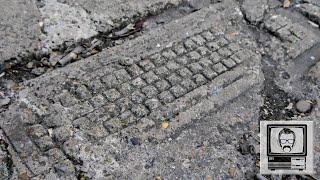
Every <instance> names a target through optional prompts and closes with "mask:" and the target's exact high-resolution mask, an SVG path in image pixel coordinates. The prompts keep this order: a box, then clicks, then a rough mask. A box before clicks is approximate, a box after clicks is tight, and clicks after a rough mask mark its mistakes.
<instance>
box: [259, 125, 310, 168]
mask: <svg viewBox="0 0 320 180" xmlns="http://www.w3.org/2000/svg"><path fill="white" fill-rule="evenodd" d="M260 160H261V161H260V173H261V174H312V173H313V122H312V121H261V122H260Z"/></svg>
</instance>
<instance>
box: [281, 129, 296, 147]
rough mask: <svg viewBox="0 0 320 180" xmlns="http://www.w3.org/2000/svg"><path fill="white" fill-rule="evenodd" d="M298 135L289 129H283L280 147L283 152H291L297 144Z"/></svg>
mask: <svg viewBox="0 0 320 180" xmlns="http://www.w3.org/2000/svg"><path fill="white" fill-rule="evenodd" d="M295 139H296V135H295V133H294V132H293V131H292V130H291V129H288V128H283V129H282V130H281V131H280V132H279V145H280V147H281V149H282V150H283V152H291V150H292V148H293V146H294V144H295Z"/></svg>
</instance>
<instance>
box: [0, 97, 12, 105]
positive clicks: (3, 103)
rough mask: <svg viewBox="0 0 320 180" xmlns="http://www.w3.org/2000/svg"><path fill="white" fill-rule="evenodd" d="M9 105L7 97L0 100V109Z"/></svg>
mask: <svg viewBox="0 0 320 180" xmlns="http://www.w3.org/2000/svg"><path fill="white" fill-rule="evenodd" d="M9 103H10V98H8V97H4V98H2V99H1V98H0V107H2V106H5V105H8V104H9Z"/></svg>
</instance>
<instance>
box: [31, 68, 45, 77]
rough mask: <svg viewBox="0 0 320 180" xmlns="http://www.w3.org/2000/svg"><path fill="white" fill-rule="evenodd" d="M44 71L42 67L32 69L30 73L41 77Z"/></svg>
mask: <svg viewBox="0 0 320 180" xmlns="http://www.w3.org/2000/svg"><path fill="white" fill-rule="evenodd" d="M45 71H46V70H45V69H44V68H43V67H39V68H34V69H32V71H31V73H32V74H35V75H41V74H43V73H45Z"/></svg>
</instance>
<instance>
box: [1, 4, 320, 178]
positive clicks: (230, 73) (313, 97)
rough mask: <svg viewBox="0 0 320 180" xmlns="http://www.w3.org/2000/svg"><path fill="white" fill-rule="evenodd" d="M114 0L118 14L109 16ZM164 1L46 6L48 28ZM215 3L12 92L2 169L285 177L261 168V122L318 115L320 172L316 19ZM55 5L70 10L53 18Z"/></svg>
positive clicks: (74, 174) (36, 174)
mask: <svg viewBox="0 0 320 180" xmlns="http://www.w3.org/2000/svg"><path fill="white" fill-rule="evenodd" d="M50 3H53V4H52V6H48V5H49V4H50ZM117 3H118V4H120V6H119V7H118V8H120V9H121V10H119V9H117V8H113V11H111V12H114V13H110V14H106V13H105V10H106V9H105V8H111V5H114V4H117ZM131 3H132V4H131ZM168 3H173V4H175V5H177V4H176V3H178V2H177V1H165V2H163V1H161V3H159V1H151V2H146V1H143V2H141V1H128V2H124V1H116V2H113V1H112V2H111V1H110V2H109V1H108V2H107V1H103V2H100V1H99V2H97V1H90V2H89V1H77V2H76V1H57V2H56V1H41V2H40V3H38V7H39V8H40V10H41V12H42V13H43V14H45V13H48V16H47V17H48V19H47V21H46V20H44V22H46V23H45V24H46V25H45V26H44V27H45V28H46V27H47V28H48V29H50V28H49V27H51V28H52V29H50V30H48V34H47V35H49V34H50V32H49V31H51V32H52V37H53V38H58V39H59V38H61V37H65V38H69V37H71V36H72V37H71V39H73V38H78V37H77V35H81V34H82V33H83V34H82V35H84V36H86V38H89V37H90V36H91V35H94V34H95V33H96V32H97V31H98V30H97V27H98V26H102V25H101V24H95V22H94V20H93V19H94V17H95V18H101V19H104V20H108V18H109V19H111V21H112V22H113V23H119V22H121V21H123V20H119V21H118V20H115V19H117V18H118V17H120V16H122V17H124V16H123V15H124V14H125V15H126V16H127V18H128V19H131V17H132V16H134V14H135V13H136V12H144V13H147V14H148V13H150V12H151V11H153V10H154V9H153V8H152V7H161V8H164V7H165V6H166V4H168ZM207 3H208V1H203V2H201V3H200V4H195V2H194V1H189V5H190V7H193V8H194V9H195V10H197V11H194V12H189V13H188V14H187V15H184V16H181V15H179V16H174V18H172V19H171V20H170V21H164V22H162V23H161V25H158V26H154V27H153V28H150V29H148V30H147V31H143V32H142V33H141V34H140V35H139V36H136V37H135V38H132V39H129V40H126V41H124V42H123V43H122V44H120V45H115V46H113V47H110V48H105V49H103V50H102V51H101V52H99V53H97V54H96V55H93V56H90V57H87V58H85V59H81V60H79V61H77V62H73V63H71V64H68V65H67V66H65V67H61V68H56V69H52V70H51V71H49V72H47V73H45V74H43V75H41V76H39V77H35V78H33V79H30V80H28V81H24V82H21V83H19V84H18V83H17V84H16V86H13V87H14V88H8V89H10V90H8V91H5V92H4V93H3V95H2V96H4V97H6V96H7V95H8V94H9V95H11V96H10V102H9V103H7V104H6V105H2V107H1V108H2V109H3V110H2V111H0V127H1V130H2V132H1V134H0V138H1V139H2V140H3V142H5V146H4V147H5V148H2V149H0V158H1V159H6V161H0V173H2V174H3V176H4V177H5V178H8V179H17V178H20V179H28V178H31V179H39V180H40V179H254V178H258V177H259V178H260V179H263V178H264V177H265V178H267V179H281V177H277V176H261V175H258V173H259V121H260V120H312V121H314V122H315V128H316V134H315V143H314V144H315V148H314V154H315V157H314V167H315V174H313V175H312V177H313V178H315V179H319V178H320V165H319V162H320V159H319V158H320V147H319V144H320V143H319V142H320V123H319V117H320V111H319V103H320V101H319V99H320V98H319V97H320V93H319V92H320V91H319V89H320V87H319V78H320V77H319V72H318V71H319V61H320V54H319V52H320V51H319V49H320V47H319V46H320V45H319V43H320V36H319V34H320V31H319V29H318V28H316V27H315V26H314V25H312V24H310V23H309V20H313V19H310V16H308V15H307V13H301V12H300V11H298V9H296V7H290V8H289V9H284V8H282V5H281V3H280V2H279V1H271V0H269V1H264V0H257V1H250V0H245V1H241V2H236V1H232V0H226V1H222V2H220V1H219V2H216V1H212V3H211V4H210V5H206V6H205V4H207ZM57 4H59V5H57ZM128 4H129V5H130V6H125V5H128ZM297 4H299V3H297ZM58 7H59V8H58ZM80 7H81V10H79V9H78V8H80ZM116 7H117V6H116ZM46 8H48V9H46ZM54 8H57V9H56V10H57V11H58V10H59V11H63V12H65V13H66V14H67V15H66V16H60V15H58V14H57V16H51V17H49V15H50V14H54V13H53V11H52V12H51V10H54ZM132 9H136V10H137V11H132ZM174 10H175V9H173V11H174ZM306 11H308V10H306ZM49 12H50V13H49ZM308 12H309V11H308ZM311 12H312V11H310V13H311ZM97 14H98V15H97ZM99 14H100V15H99ZM137 14H139V13H137ZM69 15H70V18H71V17H74V16H77V18H80V19H82V21H77V22H75V24H79V25H83V26H82V27H80V28H79V29H77V31H78V32H79V33H77V34H73V35H70V36H69V35H68V33H69V31H68V30H66V29H64V28H62V26H61V25H62V24H69V23H71V24H72V23H73V21H72V20H71V21H69V18H67V17H69ZM169 15H170V13H168V14H166V16H169ZM142 16H144V15H142ZM106 17H107V18H106ZM55 18H57V19H55ZM71 19H73V18H71ZM101 19H100V20H101ZM155 19H156V18H155ZM111 21H110V22H111ZM48 22H56V23H58V24H50V23H48ZM110 22H109V20H108V21H106V22H103V23H102V24H104V23H106V24H109V25H110V26H113V25H112V23H111V24H110ZM59 23H61V24H59ZM92 23H93V24H92ZM114 26H115V25H114ZM70 28H71V29H72V28H75V26H70ZM95 28H96V29H95ZM60 31H61V33H62V34H61V36H59V37H57V36H55V35H54V34H55V33H57V32H60ZM65 31H67V32H65ZM53 32H54V33H53ZM91 33H92V34H91ZM48 37H49V36H48ZM61 42H62V41H61ZM1 82H2V81H1ZM10 82H12V80H11V81H10ZM0 87H1V86H0ZM12 89H13V90H12ZM1 91H2V89H1ZM1 147H2V146H1ZM7 157H8V158H7ZM8 162H12V165H10V163H8ZM282 178H283V179H285V178H287V179H295V178H296V179H299V178H302V177H301V176H293V175H292V176H288V177H282ZM305 179H308V178H305ZM309 179H311V178H310V177H309Z"/></svg>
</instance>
